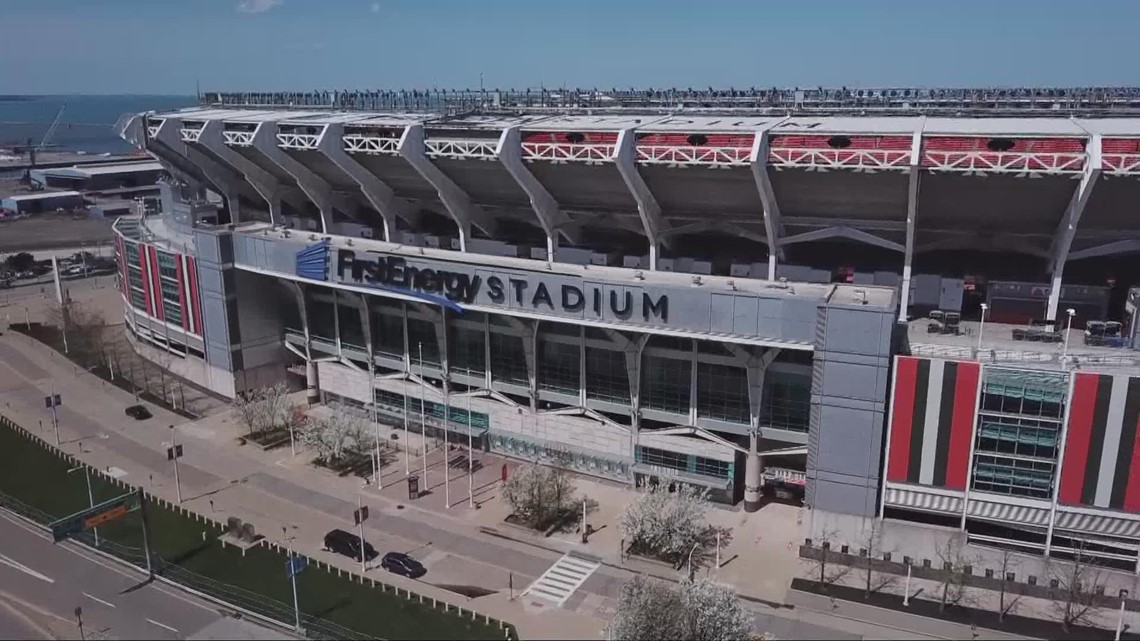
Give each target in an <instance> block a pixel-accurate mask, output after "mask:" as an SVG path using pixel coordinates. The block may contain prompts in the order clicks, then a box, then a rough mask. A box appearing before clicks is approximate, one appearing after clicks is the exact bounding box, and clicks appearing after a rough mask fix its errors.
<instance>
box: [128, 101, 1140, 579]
mask: <svg viewBox="0 0 1140 641" xmlns="http://www.w3.org/2000/svg"><path fill="white" fill-rule="evenodd" d="M895 91H896V90H890V96H891V97H889V98H888V97H887V93H886V92H885V91H884V92H883V93H882V94H881V96H882V97H881V99H880V98H879V94H878V93H876V94H875V96H876V98H875V99H874V100H871V98H870V96H871V94H870V93H869V94H868V97H867V99H866V100H865V99H864V98H863V97H862V96H859V97H858V98H856V97H854V96H852V95H848V94H844V93H841V92H840V93H836V94H826V95H824V94H819V95H816V94H815V93H814V92H803V91H799V92H795V93H794V94H789V95H788V96H783V95H782V94H781V95H780V96H776V98H773V97H772V96H767V95H765V96H763V97H759V96H743V97H742V96H740V95H738V94H737V93H736V92H719V93H715V94H705V95H700V96H695V97H692V96H688V94H685V96H681V94H676V95H674V94H671V95H670V96H667V97H661V96H660V95H659V94H657V93H655V92H644V93H640V92H634V93H630V94H625V93H621V94H619V93H615V94H613V95H612V96H610V97H609V99H608V100H605V101H602V102H600V103H598V102H596V100H595V97H590V98H588V99H587V98H583V101H586V102H590V104H589V105H586V106H583V105H582V104H579V103H575V102H574V101H572V100H568V99H567V98H566V97H565V95H560V97H559V98H558V99H557V100H554V99H550V100H549V101H548V100H547V98H546V97H542V98H541V99H540V98H539V97H536V96H532V95H531V94H530V93H529V92H528V93H527V94H525V95H523V94H510V93H506V92H497V93H494V94H493V96H486V95H484V96H482V97H480V96H479V95H475V94H464V93H462V92H455V93H452V94H450V97H448V95H447V94H444V95H443V96H442V97H439V96H437V97H436V98H433V100H437V102H438V101H443V102H446V101H447V100H453V101H456V105H458V106H465V107H466V109H439V107H440V105H439V104H436V103H431V104H428V103H430V101H427V99H426V98H425V99H424V100H425V101H426V102H424V103H423V104H422V105H420V106H426V107H429V108H430V110H421V111H416V110H414V109H413V107H414V106H416V105H419V104H420V103H419V102H418V101H420V100H421V97H420V96H419V94H417V97H416V100H414V101H413V100H411V99H410V98H407V97H404V98H401V96H400V95H394V94H390V93H384V94H363V96H364V97H363V98H361V95H362V94H353V98H352V99H351V100H349V99H347V98H346V97H345V96H342V95H337V96H335V97H334V98H333V99H332V100H331V101H330V100H325V101H324V102H323V103H322V101H321V98H320V96H317V97H314V96H311V95H309V94H258V95H254V94H224V95H223V94H207V95H206V97H205V99H204V104H203V105H202V106H200V107H198V108H193V109H188V110H182V111H177V112H170V113H151V114H145V115H132V116H128V117H125V118H123V119H122V120H121V121H120V123H119V130H120V131H121V132H122V135H123V136H124V138H126V139H127V140H129V141H131V142H133V143H135V144H136V145H139V146H140V147H143V148H145V149H146V150H147V151H148V152H150V153H151V154H152V155H153V156H154V157H155V158H156V159H157V160H158V161H159V162H160V163H161V164H162V165H163V167H165V168H166V170H167V171H168V172H169V175H170V179H169V180H167V181H164V182H163V183H162V196H163V199H162V212H161V213H159V214H156V215H151V216H146V217H144V218H142V219H139V218H123V219H120V220H119V221H117V223H116V227H115V229H116V232H117V234H118V243H119V245H118V248H119V251H118V255H119V257H120V269H121V276H122V285H123V297H124V303H125V304H124V313H125V316H126V320H127V324H128V327H129V328H130V329H131V330H132V332H133V334H134V336H135V338H136V340H138V341H139V342H140V343H142V344H146V345H149V346H151V347H152V348H155V349H161V350H166V351H169V352H171V353H173V354H175V355H176V356H177V357H179V358H176V359H175V361H176V362H175V363H174V364H173V365H172V366H171V367H172V368H174V369H175V370H176V371H178V372H179V373H180V374H182V375H184V376H189V377H191V378H193V379H195V380H197V381H199V382H201V383H202V384H204V385H207V386H209V387H210V388H212V389H214V390H216V391H218V392H221V393H224V394H228V395H232V394H235V393H238V392H241V391H243V390H245V389H249V388H251V387H255V386H259V385H263V384H267V383H272V382H275V381H277V380H281V379H283V378H285V377H286V376H288V375H289V372H294V373H295V374H296V375H298V376H303V378H304V381H305V384H306V385H307V386H308V388H309V389H310V391H311V396H312V398H313V399H314V400H317V399H321V400H325V401H328V400H337V401H340V402H345V403H351V404H358V405H362V406H365V407H369V408H374V409H375V410H376V412H377V413H378V415H380V416H382V417H383V419H384V420H385V421H389V422H397V423H398V422H401V421H404V420H409V417H410V420H413V421H417V422H418V421H419V419H420V412H421V407H422V408H423V413H424V415H425V420H426V421H427V422H428V423H429V425H431V426H433V429H436V430H448V431H451V432H455V433H456V434H457V435H463V436H464V437H465V436H466V435H467V433H468V432H469V431H471V432H473V433H474V435H475V436H476V438H477V439H478V440H479V442H480V443H481V444H482V447H484V448H486V449H487V450H489V451H494V452H499V453H502V454H504V455H507V456H511V457H516V458H520V459H527V460H537V461H543V460H551V459H552V458H554V457H558V458H559V459H560V460H562V459H563V458H564V456H563V455H564V454H569V455H570V459H571V460H572V461H573V467H574V468H575V469H577V470H578V471H580V472H582V473H584V474H590V475H594V476H599V477H604V478H609V479H613V480H620V481H623V482H627V483H631V484H642V483H655V482H669V483H686V484H694V485H699V486H702V487H706V488H708V489H709V490H710V491H711V493H712V495H713V496H714V498H716V499H718V500H721V501H723V502H727V503H736V502H740V501H743V504H744V508H745V509H746V510H750V511H751V510H754V509H756V508H757V507H759V505H760V503H761V501H760V492H761V486H762V485H765V484H778V483H788V482H792V483H800V484H802V485H803V487H804V505H805V507H806V508H807V511H808V512H807V513H808V515H809V516H806V517H805V531H806V533H807V535H808V538H812V537H815V538H818V537H819V536H820V535H821V533H823V532H825V531H828V530H832V529H834V531H837V532H839V536H840V537H841V538H842V537H846V539H847V540H849V541H850V542H851V543H852V544H854V543H855V542H856V540H857V539H858V537H859V536H862V534H861V532H863V531H865V530H866V528H868V527H887V526H888V525H889V527H890V528H893V530H892V531H894V532H897V533H900V534H899V535H898V536H899V539H900V540H899V542H898V545H899V548H900V551H901V552H903V553H906V554H907V555H908V558H910V556H914V557H915V558H921V555H923V554H925V555H928V558H929V555H930V552H929V551H928V550H925V551H924V550H920V549H919V548H923V546H927V547H928V546H929V545H930V541H933V540H936V539H937V538H938V537H937V536H934V535H938V534H939V533H941V534H946V533H950V532H959V533H962V532H964V533H965V535H966V536H968V537H969V539H970V541H971V543H976V544H979V545H995V546H1014V547H1016V548H1017V549H1018V550H1021V551H1024V552H1027V553H1029V554H1031V555H1036V556H1038V557H1041V558H1048V557H1049V556H1058V555H1061V556H1063V555H1065V554H1072V553H1073V551H1074V550H1077V549H1080V550H1085V551H1091V552H1093V553H1094V554H1095V555H1096V556H1098V557H1099V558H1101V559H1103V560H1105V562H1106V563H1111V564H1115V566H1116V567H1128V568H1129V569H1130V570H1131V572H1132V573H1133V574H1132V575H1131V576H1134V573H1135V572H1136V570H1137V568H1138V567H1140V566H1138V560H1140V463H1136V462H1135V461H1138V460H1140V448H1137V447H1135V446H1134V445H1133V440H1134V437H1135V436H1136V434H1134V432H1136V429H1135V427H1136V425H1137V423H1138V421H1140V418H1138V417H1140V395H1136V398H1133V396H1134V394H1133V392H1134V391H1136V390H1133V387H1135V386H1134V385H1133V384H1132V383H1131V381H1132V378H1131V376H1133V375H1134V374H1136V372H1134V368H1135V367H1136V366H1137V365H1138V363H1137V362H1136V360H1135V358H1136V357H1135V352H1134V351H1133V349H1132V346H1133V345H1134V342H1133V341H1132V339H1131V337H1132V336H1133V334H1134V331H1135V323H1132V322H1131V312H1132V311H1134V310H1133V307H1132V305H1131V304H1130V303H1129V304H1127V307H1126V298H1128V297H1126V296H1124V295H1123V294H1122V292H1125V293H1126V292H1127V290H1128V288H1129V287H1130V286H1131V285H1134V284H1135V280H1134V278H1135V277H1134V276H1133V274H1135V273H1137V272H1136V270H1135V269H1134V263H1131V262H1129V261H1131V260H1133V259H1132V258H1131V257H1130V255H1132V254H1134V253H1135V252H1136V250H1137V249H1138V248H1140V225H1137V224H1136V223H1135V222H1134V221H1133V217H1132V216H1131V211H1132V208H1133V206H1134V202H1135V201H1136V199H1137V197H1140V182H1138V181H1137V178H1138V177H1140V112H1138V111H1136V107H1137V105H1132V104H1130V103H1129V104H1125V103H1122V102H1120V101H1115V98H1112V97H1111V96H1105V95H1101V94H1095V93H1093V94H1088V95H1084V94H1077V93H1069V94H1065V93H1052V92H1054V91H1068V90H1049V92H1050V93H1049V94H1045V93H1038V94H1033V93H1032V92H1031V93H1030V94H1028V95H1026V96H1021V95H1019V96H1017V97H1015V96H1014V95H1013V94H1012V93H1011V94H1010V95H1009V96H1006V94H1004V93H1003V94H1001V96H997V95H996V94H995V95H993V96H989V95H988V94H986V93H985V92H984V91H981V90H978V91H977V92H974V93H973V94H970V93H969V92H967V93H966V94H961V93H954V92H945V93H932V92H929V91H927V90H921V91H922V93H920V92H919V90H906V91H907V92H908V93H907V94H906V99H905V100H904V99H903V94H902V91H903V90H897V91H898V92H899V93H898V97H897V98H896V97H895V93H894V92H895ZM911 91H914V92H915V93H914V94H913V95H912V94H911V93H910V92H911ZM579 95H580V96H586V95H587V94H584V93H583V94H579ZM595 96H596V94H595ZM678 96H681V97H678ZM686 96H688V97H686ZM979 96H981V97H979ZM1059 96H1070V97H1066V98H1061V97H1059ZM401 100H403V101H404V102H403V103H401V102H400V101H401ZM666 100H668V101H670V104H669V105H668V106H663V105H662V101H666ZM330 102H331V104H329V103H330ZM460 103H462V104H460ZM395 104H404V105H406V106H405V108H404V109H398V108H395V107H391V105H395ZM472 104H474V108H473V107H472ZM384 105H388V106H389V107H390V108H387V109H381V108H378V107H379V106H384ZM686 105H687V106H688V107H686ZM445 106H446V105H445ZM587 107H588V109H587ZM868 110H869V111H871V112H872V114H871V115H866V116H857V115H853V114H856V113H860V112H864V111H868ZM1065 110H1068V112H1065ZM1114 110H1115V111H1114ZM1129 110H1132V111H1129ZM1058 111H1061V112H1063V113H1064V117H1062V116H1061V115H1060V114H1058ZM1117 111H1119V112H1121V113H1123V115H1120V116H1117V117H1099V116H1103V115H1105V114H1106V113H1108V114H1113V113H1115V112H1117ZM1069 112H1071V114H1072V117H1070V113H1069ZM456 113H462V114H463V115H454V114H456ZM951 114H966V115H964V116H955V115H951ZM1133 114H1137V115H1133ZM1093 116H1098V117H1093ZM1134 298H1135V297H1134V296H1133V297H1132V298H1128V300H1133V299H1134ZM1070 310H1071V311H1070ZM1137 371H1140V370H1137ZM1137 375H1140V374H1137ZM1137 389H1140V388H1137ZM1134 401H1135V402H1134ZM421 404H422V405H421ZM927 535H930V536H927ZM907 546H910V547H913V548H914V550H913V551H911V550H910V549H909V548H908V547H907Z"/></svg>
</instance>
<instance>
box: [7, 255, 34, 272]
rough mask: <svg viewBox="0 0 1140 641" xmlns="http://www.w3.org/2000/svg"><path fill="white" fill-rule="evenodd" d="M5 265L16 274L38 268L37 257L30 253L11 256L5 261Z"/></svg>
mask: <svg viewBox="0 0 1140 641" xmlns="http://www.w3.org/2000/svg"><path fill="white" fill-rule="evenodd" d="M4 265H5V266H6V267H7V268H8V269H10V270H12V271H14V272H26V271H28V270H29V269H31V268H33V267H35V266H36V257H35V256H33V255H31V254H29V253H28V252H20V253H18V254H11V255H9V256H8V258H6V259H4Z"/></svg>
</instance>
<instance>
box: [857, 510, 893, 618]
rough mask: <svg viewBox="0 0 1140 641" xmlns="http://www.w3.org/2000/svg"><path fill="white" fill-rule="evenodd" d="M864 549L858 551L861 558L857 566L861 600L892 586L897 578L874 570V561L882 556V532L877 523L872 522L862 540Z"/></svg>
mask: <svg viewBox="0 0 1140 641" xmlns="http://www.w3.org/2000/svg"><path fill="white" fill-rule="evenodd" d="M863 544H864V546H865V547H864V548H863V549H862V550H860V555H861V556H862V557H863V558H862V559H861V563H860V564H859V565H860V567H861V569H862V570H863V589H864V593H863V598H865V599H867V598H870V597H871V595H872V594H876V593H878V592H880V591H881V590H883V589H885V588H888V587H890V586H891V585H894V583H895V582H896V581H897V580H898V577H897V576H895V575H894V574H891V573H889V572H880V571H878V570H876V569H875V561H876V560H877V559H878V558H879V557H881V556H882V554H883V552H885V551H886V550H884V549H883V531H882V529H881V527H880V525H879V524H878V522H873V523H872V524H871V527H870V529H868V530H867V534H866V536H865V537H864V539H863Z"/></svg>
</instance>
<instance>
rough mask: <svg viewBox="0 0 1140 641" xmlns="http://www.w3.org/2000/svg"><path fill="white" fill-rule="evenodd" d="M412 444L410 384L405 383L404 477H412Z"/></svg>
mask: <svg viewBox="0 0 1140 641" xmlns="http://www.w3.org/2000/svg"><path fill="white" fill-rule="evenodd" d="M410 450H411V443H409V442H408V382H407V381H404V476H411V475H412V463H411V456H412V455H411V452H410Z"/></svg>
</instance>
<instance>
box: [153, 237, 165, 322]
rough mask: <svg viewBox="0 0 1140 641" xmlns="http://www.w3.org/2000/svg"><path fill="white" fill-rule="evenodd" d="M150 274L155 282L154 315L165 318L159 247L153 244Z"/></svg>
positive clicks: (159, 318) (160, 318)
mask: <svg viewBox="0 0 1140 641" xmlns="http://www.w3.org/2000/svg"><path fill="white" fill-rule="evenodd" d="M150 275H151V280H152V281H153V282H154V317H155V318H157V319H158V320H163V319H164V318H165V316H166V310H165V309H163V302H162V300H163V299H162V272H161V271H159V269H158V248H157V247H155V246H153V245H151V247H150Z"/></svg>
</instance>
